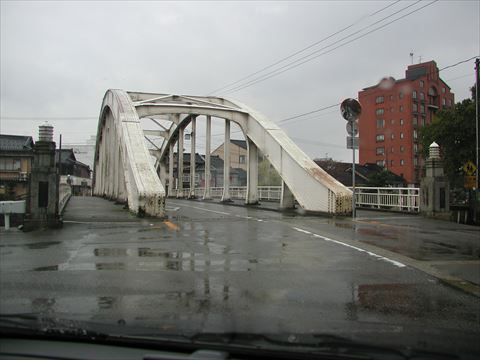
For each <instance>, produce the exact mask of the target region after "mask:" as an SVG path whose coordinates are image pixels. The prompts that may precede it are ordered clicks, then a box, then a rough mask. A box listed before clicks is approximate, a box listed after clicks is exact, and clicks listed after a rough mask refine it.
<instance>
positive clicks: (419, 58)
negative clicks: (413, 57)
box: [418, 55, 422, 64]
mask: <svg viewBox="0 0 480 360" xmlns="http://www.w3.org/2000/svg"><path fill="white" fill-rule="evenodd" d="M421 62H422V55H420V56H419V57H418V63H419V64H420V63H421Z"/></svg>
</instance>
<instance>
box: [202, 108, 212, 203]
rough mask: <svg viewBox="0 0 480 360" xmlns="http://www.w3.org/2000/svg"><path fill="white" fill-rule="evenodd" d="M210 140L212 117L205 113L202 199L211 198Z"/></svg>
mask: <svg viewBox="0 0 480 360" xmlns="http://www.w3.org/2000/svg"><path fill="white" fill-rule="evenodd" d="M211 142H212V117H211V116H210V115H207V129H206V145H205V192H204V193H203V199H204V200H207V199H210V198H211V194H210V179H211V172H210V166H211V165H210V153H211V151H212V149H211Z"/></svg>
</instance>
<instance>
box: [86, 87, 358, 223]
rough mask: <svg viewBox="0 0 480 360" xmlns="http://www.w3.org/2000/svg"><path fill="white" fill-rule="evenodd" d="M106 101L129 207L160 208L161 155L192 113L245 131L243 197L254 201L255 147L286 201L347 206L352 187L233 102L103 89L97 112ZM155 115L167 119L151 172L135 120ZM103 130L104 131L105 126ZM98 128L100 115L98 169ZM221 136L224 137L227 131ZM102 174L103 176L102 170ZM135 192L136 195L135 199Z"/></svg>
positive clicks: (310, 206) (309, 206)
mask: <svg viewBox="0 0 480 360" xmlns="http://www.w3.org/2000/svg"><path fill="white" fill-rule="evenodd" d="M107 106H108V107H109V108H111V109H112V114H113V120H114V122H116V123H117V128H118V129H119V130H117V132H116V137H117V139H118V140H119V141H120V142H121V144H122V149H123V150H124V156H123V158H124V168H125V183H126V184H128V185H127V186H126V190H127V191H126V193H127V194H128V201H129V207H130V209H132V210H133V211H136V209H143V211H145V212H146V213H148V214H151V215H158V214H161V213H162V211H163V210H161V209H160V208H163V204H164V203H163V200H161V199H163V198H164V197H165V189H164V186H163V184H165V182H166V179H167V178H170V179H172V178H171V177H170V175H167V173H168V174H169V173H171V170H172V168H170V169H166V157H167V155H168V156H170V160H172V159H173V158H172V157H171V156H172V153H173V145H174V144H175V142H177V141H181V142H182V151H183V129H185V127H186V126H187V125H188V124H189V123H190V122H191V121H192V120H193V121H194V119H195V118H196V117H197V116H200V115H205V116H207V119H208V118H209V117H217V118H223V119H225V120H226V129H227V124H228V129H229V127H230V125H229V124H230V121H233V122H235V123H236V124H238V125H239V127H240V128H241V129H242V131H243V133H244V135H245V139H246V140H247V147H248V159H247V162H248V165H247V168H248V171H247V183H248V185H247V188H248V190H247V199H246V202H247V203H252V202H255V201H256V195H254V193H255V194H256V186H257V178H256V177H257V170H256V168H255V166H256V164H257V163H256V159H255V158H256V156H257V154H258V151H261V152H262V153H263V154H264V156H265V157H267V158H268V160H269V161H270V162H271V164H272V165H273V167H274V168H275V170H276V171H277V172H278V173H279V175H280V176H281V178H282V180H283V185H284V186H283V188H284V192H285V194H286V195H288V194H290V195H293V196H291V198H292V205H293V198H295V200H296V201H297V202H298V204H299V205H300V206H301V207H302V208H304V209H306V210H309V211H316V212H324V213H330V214H346V213H349V212H351V196H352V193H351V191H350V190H349V189H348V188H346V187H345V186H343V185H342V184H341V183H339V182H338V181H337V180H335V179H334V178H332V177H331V176H330V175H328V174H327V173H326V172H325V171H323V170H322V169H321V168H320V167H318V166H317V165H316V164H315V163H314V162H313V161H312V160H311V159H310V158H309V157H308V156H307V155H306V154H305V153H304V152H303V151H302V150H301V149H300V148H298V147H297V146H296V145H295V144H294V143H293V142H292V141H291V140H290V139H289V138H288V136H287V135H286V134H285V132H284V131H283V130H282V129H281V128H280V127H278V126H277V125H276V124H275V123H273V122H271V121H270V120H268V119H267V118H265V117H264V116H263V115H261V114H259V113H257V112H255V111H254V110H252V109H250V108H248V107H247V106H245V105H243V104H241V103H239V102H236V101H232V100H226V99H223V98H216V97H199V96H179V95H169V94H151V93H136V92H128V93H127V92H125V91H122V90H109V91H107V93H106V95H105V98H104V102H103V105H102V113H103V109H104V108H105V107H107ZM158 116H163V117H165V116H167V117H168V119H169V121H170V126H169V127H168V128H164V129H163V130H161V131H158V134H161V136H163V137H164V139H165V141H164V143H163V145H162V147H161V149H160V150H159V151H157V152H156V154H155V155H156V157H157V164H158V166H159V168H160V169H159V175H160V176H158V175H157V172H156V170H155V168H154V166H153V165H152V164H151V162H149V161H147V160H149V156H150V155H149V150H148V148H147V147H146V145H145V142H144V134H143V130H142V129H141V126H140V118H144V117H151V118H152V117H158ZM106 131H107V134H108V131H109V130H108V128H107V130H106ZM103 132H105V128H104V126H103V122H102V117H101V118H100V121H99V129H98V135H97V148H96V158H95V174H97V172H98V171H101V170H102V169H103V168H102V167H101V166H100V164H101V163H102V161H104V160H101V158H102V156H103V159H107V160H106V161H107V162H108V161H109V160H108V155H107V154H105V152H102V151H101V150H102V149H105V146H103V147H102V144H101V143H102V142H103V141H104V138H103V137H102V133H103ZM228 132H229V130H228ZM107 137H108V136H107ZM225 139H226V140H227V139H229V136H228V137H227V136H226V137H225ZM140 143H142V144H140ZM225 143H227V141H226V142H225ZM182 156H183V155H182ZM181 161H182V162H183V160H181ZM97 163H98V169H97ZM132 163H133V164H132ZM147 163H149V164H150V166H148V165H147ZM170 163H172V161H170ZM180 166H181V165H180V164H179V167H180ZM102 174H103V176H105V175H106V176H107V177H108V176H109V174H105V172H102ZM140 174H141V175H140ZM147 178H148V180H147ZM160 179H161V181H160ZM97 182H98V186H97ZM101 183H102V181H101V180H99V179H98V180H96V181H95V185H94V191H95V193H96V194H99V195H107V196H110V194H111V193H112V191H111V189H110V188H109V187H108V186H107V190H108V191H107V194H105V190H104V187H105V186H103V187H102V186H101V185H100V184H101ZM170 183H171V182H170ZM227 188H228V186H227ZM147 194H148V195H147ZM137 196H139V197H140V198H141V199H142V200H136V197H137ZM151 196H153V197H155V200H153V202H151V201H150V198H149V197H151ZM147 203H149V204H157V205H155V206H154V207H153V208H152V207H151V206H152V205H148V204H147ZM132 207H133V208H132Z"/></svg>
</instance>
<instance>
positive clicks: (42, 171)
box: [24, 122, 61, 231]
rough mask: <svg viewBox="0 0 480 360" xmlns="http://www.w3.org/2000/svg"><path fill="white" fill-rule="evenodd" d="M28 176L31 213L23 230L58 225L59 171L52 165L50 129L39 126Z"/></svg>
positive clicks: (47, 125)
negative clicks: (29, 175)
mask: <svg viewBox="0 0 480 360" xmlns="http://www.w3.org/2000/svg"><path fill="white" fill-rule="evenodd" d="M33 153H34V158H33V163H32V173H31V177H30V199H29V201H30V213H28V214H27V215H26V217H25V226H24V229H25V230H26V231H28V230H33V229H38V228H46V227H49V228H52V227H53V228H55V227H60V226H61V221H60V218H59V216H58V191H57V189H58V172H57V167H56V164H55V142H54V141H53V126H51V125H50V124H48V123H47V122H46V123H44V124H42V125H40V127H39V136H38V141H37V142H36V143H35V146H34V150H33Z"/></svg>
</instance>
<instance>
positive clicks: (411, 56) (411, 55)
mask: <svg viewBox="0 0 480 360" xmlns="http://www.w3.org/2000/svg"><path fill="white" fill-rule="evenodd" d="M410 60H411V61H412V65H413V51H412V52H411V53H410Z"/></svg>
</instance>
